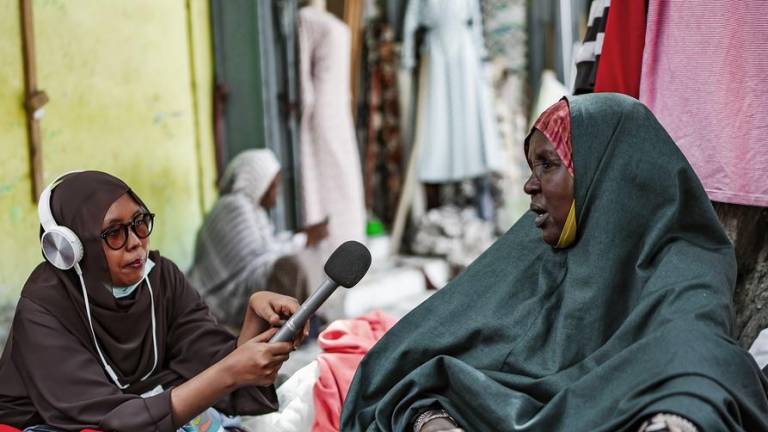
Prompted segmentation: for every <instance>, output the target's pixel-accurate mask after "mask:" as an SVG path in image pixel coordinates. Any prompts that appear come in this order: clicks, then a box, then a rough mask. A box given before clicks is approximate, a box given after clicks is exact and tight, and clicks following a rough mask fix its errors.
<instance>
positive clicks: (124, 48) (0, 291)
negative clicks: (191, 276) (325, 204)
mask: <svg viewBox="0 0 768 432" xmlns="http://www.w3.org/2000/svg"><path fill="white" fill-rule="evenodd" d="M33 5H34V14H35V17H34V23H35V37H36V44H37V63H38V83H39V87H40V88H41V89H43V90H45V91H46V92H47V93H48V95H49V97H50V99H51V101H50V102H49V104H48V105H47V106H46V113H45V117H44V118H43V120H42V125H41V135H42V147H43V165H44V180H45V182H46V183H47V182H49V181H51V180H52V179H53V178H54V177H56V176H57V175H58V174H60V173H62V172H65V171H69V170H73V169H98V170H103V171H107V172H110V173H113V174H115V175H116V176H118V177H120V178H122V179H123V180H125V181H126V182H127V183H128V184H129V185H131V187H132V188H133V189H134V190H135V191H136V192H137V193H138V194H139V196H141V197H142V199H143V200H144V201H145V202H146V203H147V205H148V206H149V207H150V209H151V210H152V211H153V212H155V213H157V215H158V217H157V225H156V229H155V232H154V233H153V234H152V239H151V247H152V248H153V249H155V248H157V249H160V251H161V252H162V253H163V254H164V255H166V256H168V257H170V258H171V259H173V260H174V261H175V262H176V263H177V264H179V266H181V267H182V268H186V267H187V266H188V265H189V263H190V261H191V259H192V252H193V246H194V237H195V232H196V230H197V228H198V226H199V225H200V223H201V221H202V217H203V214H204V211H205V209H207V208H209V207H210V205H212V202H213V200H214V199H215V188H214V181H215V180H214V179H215V172H214V166H215V162H214V149H213V136H212V125H211V118H212V114H211V103H210V101H211V98H210V95H211V86H212V75H213V72H212V69H213V68H212V52H211V43H210V24H209V23H210V19H209V13H210V12H209V10H208V2H207V1H204V0H187V1H170V0H163V1H158V0H132V1H130V2H115V1H109V2H105V1H96V0H34V1H33ZM0 58H2V59H3V61H2V62H0V154H2V155H3V156H2V158H0V238H2V239H3V242H2V248H0V300H11V299H13V298H15V297H16V296H17V295H18V293H19V291H20V289H21V286H22V284H23V282H24V280H25V279H26V277H27V276H28V274H29V272H30V271H31V270H32V269H33V268H34V266H35V265H36V264H37V263H38V262H40V261H41V259H42V258H41V255H40V252H39V249H38V246H37V229H38V223H37V215H36V208H35V206H34V205H33V203H32V199H31V191H30V188H31V186H30V173H29V163H28V151H27V137H26V128H25V119H24V112H23V110H22V101H23V95H24V88H23V69H22V57H21V39H20V30H19V10H18V1H3V2H0Z"/></svg>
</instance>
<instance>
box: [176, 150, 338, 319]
mask: <svg viewBox="0 0 768 432" xmlns="http://www.w3.org/2000/svg"><path fill="white" fill-rule="evenodd" d="M281 177H282V176H281V174H280V163H279V162H278V161H277V158H276V157H275V155H274V153H272V150H268V149H259V150H246V151H244V152H242V153H240V154H238V155H237V156H236V157H235V158H234V159H232V161H231V162H230V163H229V165H228V166H227V169H226V170H225V171H224V175H223V176H222V178H221V182H220V186H219V192H220V194H221V197H220V198H219V199H218V201H217V202H216V204H215V205H214V207H213V209H212V210H211V211H210V213H208V215H207V216H206V218H205V221H204V222H203V226H202V227H201V228H200V231H199V232H198V234H197V243H196V245H195V260H194V263H193V264H192V268H191V269H190V270H189V271H188V272H187V275H188V277H189V280H190V282H191V283H192V286H194V287H195V288H197V290H198V291H199V292H200V294H201V295H202V296H203V298H204V299H205V301H206V303H208V305H209V306H210V308H211V310H212V311H213V313H214V315H215V316H216V317H217V318H218V319H219V322H222V323H224V324H227V325H229V326H234V327H237V326H239V324H240V320H241V319H242V316H243V309H244V304H245V300H246V299H248V297H250V295H251V294H253V293H255V292H259V291H272V292H277V293H281V294H286V295H290V296H291V297H294V298H297V299H298V300H299V302H303V301H304V300H306V298H307V297H308V296H309V294H310V293H309V292H308V286H307V278H306V274H305V272H304V270H303V268H302V267H301V265H300V263H299V261H298V259H297V258H296V255H295V254H296V253H298V252H299V251H300V250H302V249H303V248H305V247H307V246H312V245H315V244H317V243H318V242H320V241H321V240H322V239H324V238H325V237H326V236H327V235H328V227H327V224H326V223H322V224H318V225H314V226H311V227H308V228H306V229H305V230H303V231H302V232H299V233H296V234H290V233H281V234H280V235H275V227H274V226H273V224H272V222H271V221H270V219H269V215H268V214H267V211H268V210H270V209H271V208H273V207H274V206H275V204H276V203H277V194H278V187H279V185H280V179H281Z"/></svg>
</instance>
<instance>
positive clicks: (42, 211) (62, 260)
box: [37, 171, 83, 270]
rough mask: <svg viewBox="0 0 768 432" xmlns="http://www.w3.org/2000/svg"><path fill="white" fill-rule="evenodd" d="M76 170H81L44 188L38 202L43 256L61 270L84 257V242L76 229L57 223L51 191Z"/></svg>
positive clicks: (68, 267) (62, 176)
mask: <svg viewBox="0 0 768 432" xmlns="http://www.w3.org/2000/svg"><path fill="white" fill-rule="evenodd" d="M76 172H80V171H71V172H68V173H66V174H63V175H61V176H59V178H57V179H56V180H54V181H53V182H52V183H51V184H50V185H48V187H47V188H45V190H43V193H42V194H40V201H38V203H37V215H38V217H39V218H40V225H42V227H43V236H42V237H40V247H41V248H42V249H43V256H45V259H47V260H48V262H50V263H51V264H53V265H54V267H56V268H58V269H61V270H69V269H71V268H72V267H74V266H75V264H77V263H79V262H80V260H81V259H83V243H82V242H81V241H80V239H79V238H77V235H76V234H75V232H74V231H72V230H71V229H69V228H67V227H65V226H61V225H59V224H57V223H56V220H55V219H54V218H53V213H52V212H51V192H52V191H53V188H55V187H56V186H58V185H59V183H61V181H62V179H63V178H64V177H65V176H67V175H69V174H72V173H76Z"/></svg>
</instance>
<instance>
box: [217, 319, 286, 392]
mask: <svg viewBox="0 0 768 432" xmlns="http://www.w3.org/2000/svg"><path fill="white" fill-rule="evenodd" d="M276 332H277V328H270V329H269V330H267V331H265V332H263V333H261V334H259V335H258V336H256V337H254V338H253V339H251V340H249V341H247V342H244V343H242V344H241V345H240V346H238V347H237V349H235V350H234V351H232V353H230V354H229V355H228V356H227V357H226V358H225V361H226V362H227V366H228V367H227V369H228V370H229V371H230V373H231V378H232V379H233V380H234V382H235V385H236V386H237V387H244V386H260V387H266V386H269V385H272V384H274V382H275V379H276V378H277V371H278V370H280V366H282V364H283V362H285V361H286V360H288V355H289V354H290V353H291V351H293V343H291V342H273V343H270V342H269V339H270V338H271V337H272V336H274V335H275V333H276Z"/></svg>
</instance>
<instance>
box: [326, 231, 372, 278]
mask: <svg viewBox="0 0 768 432" xmlns="http://www.w3.org/2000/svg"><path fill="white" fill-rule="evenodd" d="M369 267H371V253H370V252H369V251H368V248H367V247H365V246H364V245H363V244H362V243H360V242H356V241H354V240H350V241H348V242H344V243H343V244H342V245H341V246H339V247H338V248H336V250H335V251H333V253H332V254H331V257H330V258H328V262H326V263H325V274H326V275H328V277H329V278H331V280H333V281H334V282H336V283H337V284H339V285H341V286H343V287H344V288H351V287H353V286H355V284H357V283H358V282H360V279H362V278H363V276H365V273H366V272H367V271H368V268H369Z"/></svg>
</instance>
